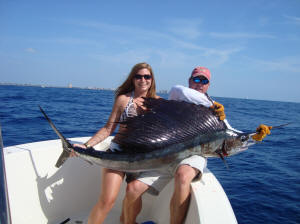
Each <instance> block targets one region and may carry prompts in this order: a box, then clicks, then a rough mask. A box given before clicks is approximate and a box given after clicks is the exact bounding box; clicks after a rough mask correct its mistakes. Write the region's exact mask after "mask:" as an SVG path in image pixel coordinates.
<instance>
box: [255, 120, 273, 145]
mask: <svg viewBox="0 0 300 224" xmlns="http://www.w3.org/2000/svg"><path fill="white" fill-rule="evenodd" d="M271 129H272V126H267V125H264V124H261V125H259V126H258V128H256V132H257V133H256V134H255V135H253V136H252V138H253V139H254V140H255V141H262V140H263V139H264V138H265V137H266V136H267V135H269V134H271V132H270V130H271Z"/></svg>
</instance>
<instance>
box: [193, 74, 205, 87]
mask: <svg viewBox="0 0 300 224" xmlns="http://www.w3.org/2000/svg"><path fill="white" fill-rule="evenodd" d="M192 79H193V81H194V83H201V84H203V85H206V84H208V83H209V80H208V79H206V78H202V77H199V76H195V77H193V78H192Z"/></svg>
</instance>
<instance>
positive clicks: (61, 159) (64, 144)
mask: <svg viewBox="0 0 300 224" xmlns="http://www.w3.org/2000/svg"><path fill="white" fill-rule="evenodd" d="M39 108H40V111H41V112H42V114H43V115H44V117H45V118H46V120H47V121H48V122H49V124H50V126H51V127H52V129H53V130H54V132H55V133H56V134H57V136H58V137H59V138H60V140H61V143H62V147H63V152H62V153H61V155H60V156H59V158H58V160H57V162H56V164H55V166H56V167H57V168H59V167H60V166H61V165H62V164H63V163H64V162H65V161H66V160H67V159H68V158H69V157H70V153H71V149H72V148H73V146H72V144H71V143H70V142H69V141H68V140H67V139H66V138H65V137H64V136H63V135H62V133H60V132H59V131H58V130H57V128H56V127H55V125H54V124H53V122H52V121H51V120H50V118H49V117H48V116H47V114H46V113H45V111H44V110H43V109H42V107H41V106H39Z"/></svg>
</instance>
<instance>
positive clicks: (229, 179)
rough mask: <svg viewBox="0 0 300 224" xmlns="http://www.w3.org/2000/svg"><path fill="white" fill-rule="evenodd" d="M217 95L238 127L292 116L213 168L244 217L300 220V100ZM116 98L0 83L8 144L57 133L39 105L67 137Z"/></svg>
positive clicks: (96, 120) (94, 120) (100, 119)
mask: <svg viewBox="0 0 300 224" xmlns="http://www.w3.org/2000/svg"><path fill="white" fill-rule="evenodd" d="M161 96H162V97H166V95H165V94H162V95H161ZM214 99H215V100H216V101H218V102H220V103H222V104H223V105H224V106H225V110H226V115H227V118H228V121H229V123H230V124H231V126H233V127H234V128H236V129H239V130H243V131H254V130H255V129H256V127H257V126H258V125H259V124H261V123H264V124H267V125H272V126H276V125H279V124H284V123H287V122H292V123H291V124H290V125H288V126H286V127H285V128H283V129H277V130H272V131H271V132H272V133H271V135H270V136H268V137H267V138H266V139H265V140H264V141H263V143H261V144H256V145H254V146H251V147H250V148H249V149H248V150H247V151H246V152H243V153H241V154H238V155H235V156H232V157H229V158H227V163H228V165H229V169H227V168H226V167H225V166H224V164H223V162H222V161H221V160H220V159H209V161H208V168H209V169H210V170H211V171H212V172H213V173H214V174H215V176H216V177H217V178H218V180H219V181H220V183H221V184H222V186H223V188H224V190H225V192H226V193H227V196H228V198H229V200H230V202H231V205H232V207H233V210H234V212H235V215H236V217H237V220H238V222H239V223H251V224H252V223H264V224H265V223H300V104H299V103H289V102H275V101H263V100H248V99H233V98H221V97H215V98H214ZM113 100H114V93H113V91H108V90H101V91H100V90H87V89H76V88H73V89H68V88H50V87H47V88H41V87H32V86H1V85H0V122H1V127H2V132H3V133H2V135H3V141H4V146H12V145H16V144H22V143H29V142H35V141H42V140H49V139H56V138H57V136H56V134H55V133H54V132H53V130H52V129H51V128H50V126H49V125H48V123H47V122H45V120H44V118H43V117H42V114H41V113H40V111H39V108H38V105H41V106H42V107H43V108H44V109H45V110H46V112H47V114H48V115H49V116H50V117H51V119H52V120H53V122H54V123H55V124H56V126H57V127H58V128H59V130H61V131H62V132H63V133H64V135H65V136H66V137H68V138H71V137H81V136H91V135H93V134H94V133H95V132H96V131H97V130H98V129H99V128H100V127H102V126H103V125H104V124H105V122H106V120H107V119H108V116H109V114H110V112H111V108H112V104H113ZM216 215H217V214H216Z"/></svg>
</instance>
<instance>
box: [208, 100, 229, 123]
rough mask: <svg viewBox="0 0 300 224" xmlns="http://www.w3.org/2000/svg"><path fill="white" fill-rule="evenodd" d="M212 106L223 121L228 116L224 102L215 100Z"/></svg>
mask: <svg viewBox="0 0 300 224" xmlns="http://www.w3.org/2000/svg"><path fill="white" fill-rule="evenodd" d="M211 108H212V109H213V111H214V113H215V114H216V115H217V116H218V117H219V119H220V120H221V121H223V120H224V119H225V118H226V115H225V112H224V106H223V105H222V104H220V103H218V102H216V101H215V102H214V105H212V106H211Z"/></svg>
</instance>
